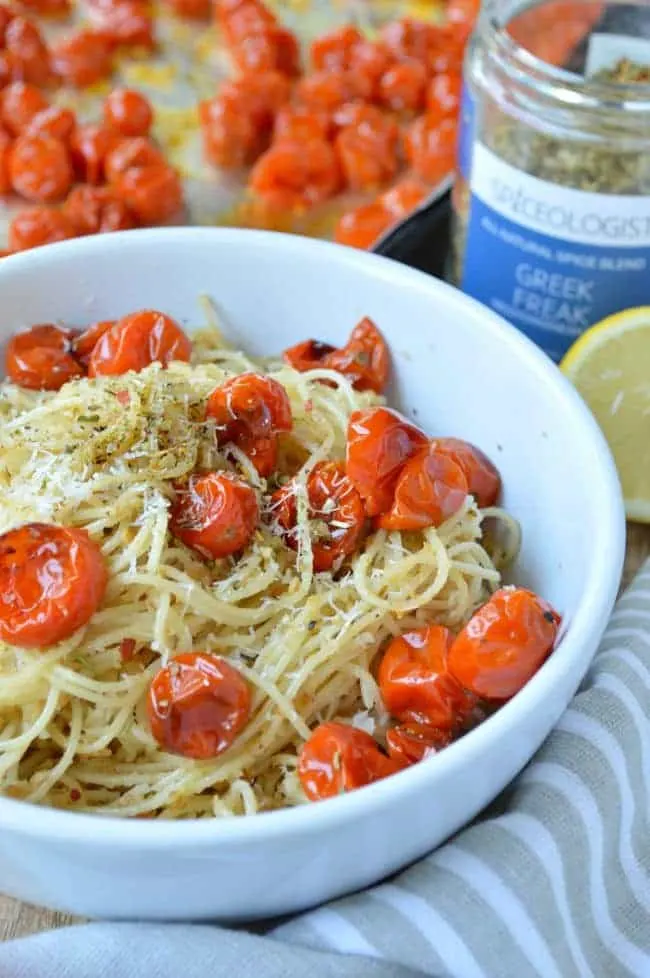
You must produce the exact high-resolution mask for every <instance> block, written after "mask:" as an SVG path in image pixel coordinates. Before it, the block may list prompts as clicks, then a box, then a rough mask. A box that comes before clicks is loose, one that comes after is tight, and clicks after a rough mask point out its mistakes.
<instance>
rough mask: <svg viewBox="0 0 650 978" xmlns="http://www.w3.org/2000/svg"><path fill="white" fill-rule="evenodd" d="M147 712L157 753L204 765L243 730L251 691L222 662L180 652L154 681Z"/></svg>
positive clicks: (201, 654) (244, 681) (229, 666)
mask: <svg viewBox="0 0 650 978" xmlns="http://www.w3.org/2000/svg"><path fill="white" fill-rule="evenodd" d="M147 712H148V716H149V724H150V726H151V732H152V734H153V736H154V737H155V739H156V740H157V742H158V744H159V745H160V747H161V749H162V750H164V751H168V752H169V753H172V754H180V755H181V756H182V757H188V758H191V759H193V760H197V761H207V760H210V759H211V758H214V757H218V756H219V755H220V754H223V752H224V751H226V750H228V748H229V747H230V746H231V745H232V744H233V742H234V741H235V739H236V738H237V736H238V734H239V733H240V732H241V731H242V730H243V729H244V727H245V726H246V723H247V722H248V719H249V717H250V712H251V693H250V688H249V686H248V683H247V682H246V680H245V679H244V677H243V676H242V675H241V673H240V672H238V671H237V670H236V669H235V668H234V667H233V666H231V665H230V663H229V662H227V661H226V660H225V659H222V658H220V657H218V656H215V655H210V654H208V653H203V652H185V653H183V654H181V655H177V656H175V657H174V658H173V659H171V660H170V662H169V663H168V664H167V665H166V666H165V667H164V668H162V669H161V670H160V671H159V672H158V673H157V674H156V675H155V676H154V679H153V682H152V683H151V686H150V689H149V696H148V699H147Z"/></svg>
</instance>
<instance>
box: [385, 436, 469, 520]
mask: <svg viewBox="0 0 650 978" xmlns="http://www.w3.org/2000/svg"><path fill="white" fill-rule="evenodd" d="M467 493H468V485H467V479H466V478H465V473H464V471H463V469H462V468H461V466H460V465H459V464H458V463H457V462H456V461H455V460H454V459H453V458H452V457H451V456H450V455H443V454H440V455H439V454H438V453H437V452H436V451H435V448H433V447H432V446H429V447H428V448H426V449H423V450H422V451H421V452H418V454H417V455H414V456H413V458H411V459H409V460H408V462H407V463H406V465H405V466H404V468H403V469H402V471H401V472H400V474H399V477H398V479H397V483H396V485H395V495H394V498H393V504H392V506H391V507H390V509H389V510H388V512H386V513H383V514H382V515H381V516H380V517H379V518H378V525H379V526H380V527H381V529H382V530H424V529H426V528H427V527H428V526H440V525H441V524H442V523H444V522H445V520H448V519H449V518H450V517H452V516H453V515H454V513H457V512H458V510H459V509H460V508H461V506H462V505H463V503H464V502H465V500H466V499H467Z"/></svg>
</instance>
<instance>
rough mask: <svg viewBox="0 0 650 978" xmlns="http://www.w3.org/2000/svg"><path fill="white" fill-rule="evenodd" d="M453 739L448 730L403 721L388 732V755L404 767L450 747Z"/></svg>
mask: <svg viewBox="0 0 650 978" xmlns="http://www.w3.org/2000/svg"><path fill="white" fill-rule="evenodd" d="M451 741H452V736H451V733H450V732H449V731H448V730H439V729H438V728H437V727H429V726H426V725H425V724H423V723H403V724H399V725H398V726H396V727H391V728H390V730H388V731H387V732H386V748H387V750H388V756H389V757H391V758H392V759H393V760H394V761H397V763H398V764H400V765H401V766H402V767H410V766H411V764H419V763H420V761H425V760H426V759H427V758H428V757H433V756H434V754H437V753H438V752H439V751H441V750H444V748H445V747H448V746H449V744H450V743H451Z"/></svg>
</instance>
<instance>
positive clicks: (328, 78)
mask: <svg viewBox="0 0 650 978" xmlns="http://www.w3.org/2000/svg"><path fill="white" fill-rule="evenodd" d="M372 92H373V87H372V83H371V82H370V80H369V79H368V77H367V76H366V75H362V74H361V73H359V72H356V71H316V72H314V74H313V75H307V76H306V77H305V78H303V79H302V80H301V81H300V82H298V85H297V86H296V99H297V101H298V104H300V105H305V106H306V107H307V108H308V109H312V110H313V111H315V112H327V113H332V112H334V111H335V110H336V109H338V108H340V107H341V106H342V105H345V104H346V102H355V101H357V100H361V101H365V100H366V99H368V98H370V97H371V96H372Z"/></svg>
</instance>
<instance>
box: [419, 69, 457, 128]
mask: <svg viewBox="0 0 650 978" xmlns="http://www.w3.org/2000/svg"><path fill="white" fill-rule="evenodd" d="M462 88H463V77H462V75H460V74H456V73H455V72H454V73H452V72H448V71H447V72H442V74H439V75H434V77H433V78H432V79H431V81H430V82H429V88H428V91H427V112H428V113H429V115H432V116H434V117H435V116H453V117H456V116H457V115H458V113H459V111H460V99H461V94H462Z"/></svg>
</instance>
